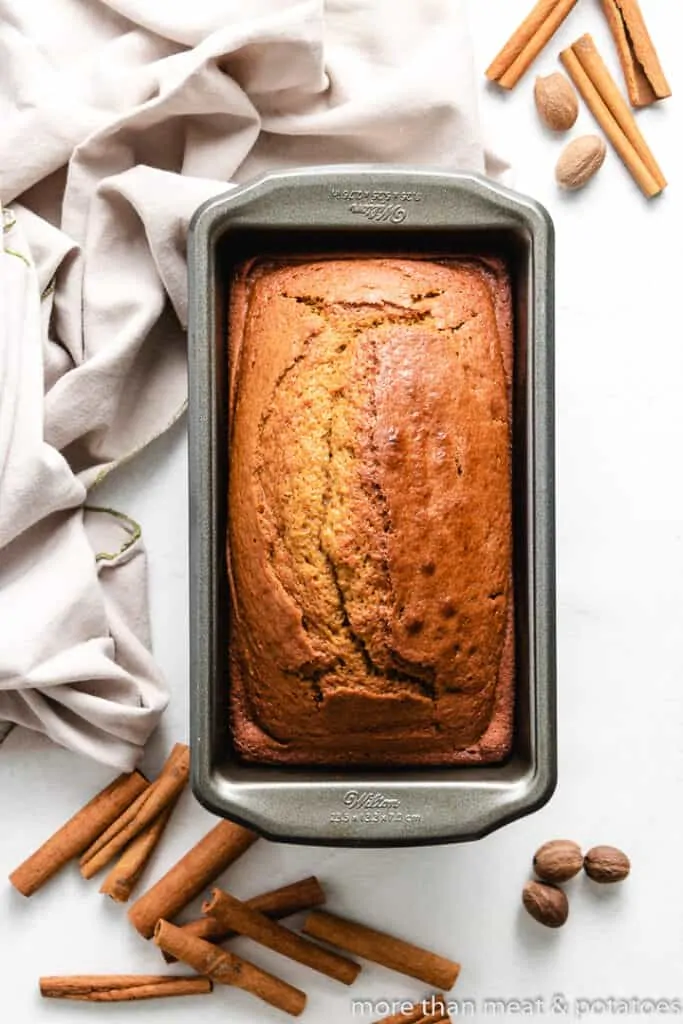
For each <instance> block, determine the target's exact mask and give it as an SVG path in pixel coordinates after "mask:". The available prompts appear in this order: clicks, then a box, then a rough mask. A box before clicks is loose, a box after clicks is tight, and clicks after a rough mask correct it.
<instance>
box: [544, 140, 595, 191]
mask: <svg viewBox="0 0 683 1024" xmlns="http://www.w3.org/2000/svg"><path fill="white" fill-rule="evenodd" d="M606 152H607V147H606V145H605V140H604V139H601V138H600V136H599V135H581V136H579V138H578V139H574V140H573V141H572V142H570V143H569V144H568V145H567V146H565V148H564V149H563V150H562V152H561V153H560V159H559V160H558V161H557V165H556V167H555V178H556V179H557V183H558V185H561V186H562V188H566V189H570V190H572V191H573V190H575V189H577V188H583V186H584V185H585V184H586V182H588V181H590V179H591V178H592V177H593V175H594V174H597V172H598V171H599V170H600V168H601V167H602V165H603V163H604V160H605V153H606Z"/></svg>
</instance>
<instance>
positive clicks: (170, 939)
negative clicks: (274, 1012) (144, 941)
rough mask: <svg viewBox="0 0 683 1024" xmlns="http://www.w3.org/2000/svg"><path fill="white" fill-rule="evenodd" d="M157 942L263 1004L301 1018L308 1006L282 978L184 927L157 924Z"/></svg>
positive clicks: (155, 938) (191, 964)
mask: <svg viewBox="0 0 683 1024" xmlns="http://www.w3.org/2000/svg"><path fill="white" fill-rule="evenodd" d="M154 941H155V943H156V944H157V946H159V948H160V949H162V950H163V951H164V952H165V953H170V954H171V955H172V956H174V957H175V958H176V959H177V960H181V961H182V962H183V963H184V964H187V965H188V967H192V968H193V969H194V970H195V971H197V972H198V973H199V974H203V975H206V976H207V977H209V978H212V979H213V981H217V982H219V984H221V985H233V986H234V987H235V988H241V989H244V990H245V991H246V992H251V994H252V995H254V996H257V997H258V998H259V999H262V1000H263V1001H264V1002H266V1003H269V1004H270V1005H271V1006H275V1007H277V1009H278V1010H284V1012H285V1013H289V1014H291V1015H292V1016H293V1017H298V1016H299V1014H300V1013H302V1012H303V1009H304V1007H305V1005H306V994H305V993H304V992H301V991H300V989H298V988H294V986H293V985H289V984H287V982H286V981H282V979H281V978H276V977H275V976H274V975H273V974H268V973H267V972H266V971H262V970H261V968H260V967H256V965H255V964H252V963H250V962H249V961H248V960H243V959H242V958H241V957H238V956H235V955H234V954H233V953H226V952H225V951H224V950H221V949H218V947H216V946H214V945H212V944H211V943H210V942H205V941H204V939H197V938H195V937H194V936H192V935H187V933H185V932H183V930H182V928H176V926H175V925H174V924H169V922H168V921H163V920H161V921H158V922H157V924H156V927H155V929H154Z"/></svg>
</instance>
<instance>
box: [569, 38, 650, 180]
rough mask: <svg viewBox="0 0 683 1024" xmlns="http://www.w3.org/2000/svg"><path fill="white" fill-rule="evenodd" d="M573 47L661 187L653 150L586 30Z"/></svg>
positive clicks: (617, 120) (585, 69) (625, 133)
mask: <svg viewBox="0 0 683 1024" xmlns="http://www.w3.org/2000/svg"><path fill="white" fill-rule="evenodd" d="M572 50H573V51H574V54H575V55H576V57H577V58H578V60H579V63H580V64H581V67H582V68H583V70H584V71H585V72H586V74H587V75H588V77H589V79H590V80H591V82H592V83H593V84H594V86H595V88H596V89H597V91H598V92H599V93H600V96H601V97H602V99H603V101H604V103H605V106H606V107H607V108H608V110H609V112H610V114H611V115H612V117H613V118H614V120H615V121H616V122H617V124H618V125H619V127H620V128H621V130H622V132H623V133H624V135H625V136H626V138H627V139H628V140H629V142H630V143H631V145H632V146H633V148H634V149H635V151H636V153H637V154H638V156H639V157H640V159H641V160H642V161H643V163H644V164H645V166H646V167H647V169H648V171H649V172H650V174H651V175H652V177H653V178H654V179H655V181H656V182H657V184H658V185H660V186H661V187H662V188H665V187H666V178H665V177H664V175H663V173H662V170H661V168H660V166H659V164H658V163H657V161H656V160H655V158H654V156H653V154H652V150H651V149H650V147H649V146H648V144H647V142H646V141H645V138H644V137H643V134H642V132H641V131H640V128H639V127H638V125H637V124H636V119H635V117H634V116H633V114H632V113H631V111H630V110H629V108H628V105H627V103H626V100H625V99H624V97H623V96H622V95H621V93H620V92H619V89H618V87H617V83H616V82H615V81H614V79H613V78H612V75H611V74H610V72H609V69H608V67H607V65H606V64H605V62H604V60H603V59H602V57H601V56H600V54H599V52H598V49H597V47H596V45H595V43H594V42H593V37H592V36H591V35H589V34H588V33H586V34H585V35H583V36H581V38H580V39H577V40H576V42H575V43H573V44H572Z"/></svg>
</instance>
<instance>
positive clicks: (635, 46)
mask: <svg viewBox="0 0 683 1024" xmlns="http://www.w3.org/2000/svg"><path fill="white" fill-rule="evenodd" d="M600 2H601V4H602V9H603V11H604V13H605V17H606V19H607V23H608V25H609V28H610V31H611V33H612V36H613V38H614V42H615V45H616V49H617V54H618V56H619V61H620V63H621V67H622V70H623V73H624V79H625V81H626V86H627V89H628V95H629V99H630V101H631V104H632V106H634V107H645V106H648V105H649V104H650V103H654V102H655V101H656V100H663V99H666V98H667V97H669V96H671V89H670V87H669V83H668V81H667V79H666V75H665V74H664V71H663V69H662V65H661V63H660V60H659V56H658V54H657V51H656V49H655V46H654V43H653V42H652V37H651V35H650V33H649V31H648V28H647V25H646V24H645V19H644V17H643V13H642V11H641V9H640V6H639V4H638V0H600ZM577 3H578V0H538V2H537V3H536V6H535V7H534V8H533V10H532V11H531V12H530V13H529V14H528V15H527V17H526V18H525V19H524V21H523V22H522V24H521V25H520V26H519V28H517V29H516V31H515V32H513V34H512V35H511V36H510V38H509V39H508V41H507V42H506V43H505V45H504V46H503V48H502V49H501V51H500V52H499V53H498V54H497V55H496V57H495V58H494V59H493V60H492V61H491V64H490V65H489V66H488V68H487V69H486V77H487V78H488V79H489V81H491V82H496V83H497V84H498V85H500V86H502V88H503V89H514V87H515V86H516V85H517V83H518V82H519V80H520V79H521V78H522V76H523V75H524V74H525V73H526V72H527V71H528V69H529V68H530V67H531V65H532V64H533V62H534V60H535V59H536V57H538V55H539V53H540V52H541V50H543V48H544V47H545V46H546V44H547V43H548V42H549V41H550V40H551V39H552V37H553V36H554V35H555V33H556V32H557V30H558V29H559V27H560V26H561V25H562V24H563V22H564V21H565V20H566V18H567V17H568V15H569V14H571V12H572V11H573V9H574V8H575V7H576V5H577Z"/></svg>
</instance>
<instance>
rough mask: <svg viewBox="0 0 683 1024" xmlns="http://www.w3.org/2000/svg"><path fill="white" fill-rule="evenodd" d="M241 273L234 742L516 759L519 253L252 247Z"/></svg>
mask: <svg viewBox="0 0 683 1024" xmlns="http://www.w3.org/2000/svg"><path fill="white" fill-rule="evenodd" d="M231 295H232V299H231V308H230V316H229V328H228V334H229V339H228V342H229V365H230V415H229V430H230V438H229V445H230V467H229V495H228V524H229V525H228V573H229V580H230V591H231V602H230V604H231V608H230V628H229V644H230V674H231V680H230V701H231V731H232V737H233V742H234V745H235V748H236V750H237V752H238V753H239V755H240V756H241V757H242V758H243V759H245V760H247V761H249V762H257V763H274V764H300V765H302V764H306V765H344V766H354V765H363V766H369V765H377V766H381V765H391V766H401V765H415V764H423V765H454V764H461V763H487V762H493V761H498V760H500V759H501V758H503V757H504V756H505V755H506V753H507V752H508V751H509V747H510V742H511V736H512V707H513V696H514V694H513V689H514V665H513V661H514V655H513V633H514V630H513V594H512V523H511V519H512V512H511V417H510V381H511V364H512V324H511V297H510V284H509V280H508V277H507V274H506V271H505V268H504V266H503V264H502V263H501V262H499V261H495V260H485V259H477V258H471V259H469V258H467V259H465V258H463V259H461V260H449V261H445V262H437V261H428V260H419V259H409V258H365V257H358V258H345V259H329V260H324V259H321V260H319V261H316V262H313V261H309V262H294V261H289V262H273V261H266V260H261V261H259V260H255V261H252V262H250V263H249V264H247V265H244V266H242V267H241V268H240V270H239V272H238V273H237V275H236V278H235V280H234V281H233V282H232V287H231Z"/></svg>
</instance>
